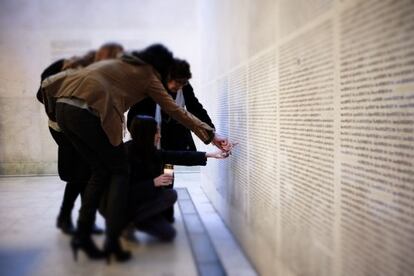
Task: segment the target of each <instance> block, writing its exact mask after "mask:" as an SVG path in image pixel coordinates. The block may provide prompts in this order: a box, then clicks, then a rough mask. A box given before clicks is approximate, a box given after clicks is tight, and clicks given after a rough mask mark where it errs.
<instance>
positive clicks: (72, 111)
mask: <svg viewBox="0 0 414 276" xmlns="http://www.w3.org/2000/svg"><path fill="white" fill-rule="evenodd" d="M56 114H57V120H58V123H59V126H61V128H62V129H63V131H64V132H65V134H66V135H67V137H68V138H69V139H70V141H71V142H72V143H73V145H74V147H75V148H76V149H77V151H78V152H79V153H80V154H81V155H82V156H83V157H84V158H85V159H86V160H87V161H88V163H89V165H90V167H91V170H92V174H91V178H90V180H89V182H88V185H87V186H86V188H85V193H84V198H83V201H82V205H81V209H80V212H79V219H78V234H77V236H78V238H79V239H81V240H82V239H85V240H88V243H89V241H91V239H90V233H91V229H92V225H93V222H94V220H95V213H96V210H97V207H98V205H99V201H100V198H101V195H102V193H103V191H104V189H105V186H108V189H109V194H108V207H107V209H108V215H107V219H106V224H107V227H106V229H107V232H106V234H107V242H106V246H105V247H106V249H107V251H108V253H115V255H116V257H117V258H118V260H121V261H122V260H126V259H129V256H126V254H123V253H125V252H123V251H122V250H121V248H120V245H119V241H118V237H119V234H120V232H121V230H122V228H123V226H124V222H125V218H124V216H123V215H124V214H125V213H124V210H125V204H126V199H127V191H126V189H127V177H128V166H127V162H126V157H125V153H124V150H123V146H122V145H121V146H119V147H114V146H112V145H111V144H110V142H109V140H108V138H107V136H106V134H105V132H104V131H103V129H102V127H101V124H100V120H99V118H97V117H95V116H94V115H92V114H90V113H89V112H88V111H86V110H83V109H80V108H77V107H73V106H70V105H67V104H59V103H58V104H57V108H56ZM81 247H82V246H81ZM118 253H119V254H118Z"/></svg>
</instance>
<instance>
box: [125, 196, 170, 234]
mask: <svg viewBox="0 0 414 276" xmlns="http://www.w3.org/2000/svg"><path fill="white" fill-rule="evenodd" d="M176 201H177V192H176V191H175V190H173V189H163V190H160V191H159V192H158V193H157V196H156V197H155V198H154V199H150V200H148V201H145V202H143V203H140V204H137V206H136V208H135V209H134V210H133V214H132V215H133V222H134V225H135V226H136V228H137V229H138V230H140V231H143V232H145V233H148V234H150V235H152V236H155V237H157V238H159V239H160V240H163V241H171V240H173V239H174V238H175V235H176V231H175V229H174V227H173V226H172V225H171V224H170V223H169V222H168V221H167V220H166V219H165V218H164V216H163V215H162V213H163V211H165V210H166V209H169V208H171V207H172V206H173V205H174V203H175V202H176Z"/></svg>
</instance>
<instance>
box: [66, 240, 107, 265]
mask: <svg viewBox="0 0 414 276" xmlns="http://www.w3.org/2000/svg"><path fill="white" fill-rule="evenodd" d="M70 246H71V248H72V252H73V258H74V259H75V261H77V259H78V250H79V249H80V250H83V251H84V252H85V253H86V255H87V256H88V257H89V259H91V260H100V259H103V258H105V254H104V252H103V251H102V250H99V249H98V247H96V245H95V243H94V241H93V240H92V238H91V237H90V236H79V235H74V236H73V238H72V240H71V242H70Z"/></svg>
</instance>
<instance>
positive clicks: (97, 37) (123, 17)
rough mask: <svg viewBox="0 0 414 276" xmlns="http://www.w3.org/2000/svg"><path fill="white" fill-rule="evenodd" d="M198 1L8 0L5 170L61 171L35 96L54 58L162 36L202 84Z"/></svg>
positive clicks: (0, 160) (1, 101) (1, 115)
mask: <svg viewBox="0 0 414 276" xmlns="http://www.w3.org/2000/svg"><path fill="white" fill-rule="evenodd" d="M196 11H197V1H192V0H175V1H162V0H157V1H95V0H92V1H81V0H74V1H65V0H57V1H46V0H17V1H14V0H13V1H12V0H2V1H0V38H1V39H0V53H1V56H0V78H1V79H0V110H1V112H0V174H7V175H19V174H49V173H56V158H57V151H56V146H55V142H54V141H53V140H52V139H51V136H50V133H49V130H48V128H47V120H46V116H45V114H44V110H43V106H42V105H41V104H39V102H37V100H36V99H35V98H34V95H35V94H36V91H37V89H38V87H39V84H40V74H41V72H42V71H43V70H44V69H45V68H46V67H47V66H48V65H49V64H51V63H52V62H53V61H55V60H57V59H60V58H65V57H66V58H69V57H71V56H73V55H82V54H84V53H86V52H87V51H88V50H91V49H96V48H98V47H99V46H100V45H102V44H103V43H105V42H111V41H116V42H119V43H121V44H123V45H124V48H126V49H127V50H128V49H141V48H144V47H146V46H148V45H149V44H152V43H157V42H161V43H164V44H165V45H166V46H167V47H169V48H170V49H171V50H172V51H173V52H174V54H175V55H176V56H178V57H180V58H185V59H187V60H188V61H189V62H190V64H191V66H192V71H193V73H194V80H193V83H194V84H195V86H197V76H199V75H200V74H199V73H198V63H199V56H200V54H199V49H200V47H199V38H198V35H199V32H198V21H197V12H196Z"/></svg>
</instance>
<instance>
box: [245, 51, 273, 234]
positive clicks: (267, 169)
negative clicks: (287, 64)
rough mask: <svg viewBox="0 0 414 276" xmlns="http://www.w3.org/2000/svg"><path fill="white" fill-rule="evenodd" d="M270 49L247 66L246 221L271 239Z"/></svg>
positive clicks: (271, 62)
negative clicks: (247, 153) (247, 175)
mask: <svg viewBox="0 0 414 276" xmlns="http://www.w3.org/2000/svg"><path fill="white" fill-rule="evenodd" d="M276 64H277V63H276V50H275V49H270V50H267V51H266V52H264V53H263V54H261V55H259V56H257V57H256V58H254V59H253V60H252V61H251V62H249V64H248V98H247V112H248V114H249V117H248V119H247V122H248V126H247V129H248V133H247V141H246V142H247V143H248V147H249V155H248V157H249V158H248V166H249V203H248V204H249V214H250V217H249V221H250V223H252V226H253V227H255V228H257V229H258V230H259V231H260V234H261V235H264V236H267V237H269V239H274V238H275V236H274V233H275V231H276V230H275V229H276V224H275V223H276V222H275V218H276V217H275V213H276V197H275V196H274V195H275V193H276V187H277V186H276V183H277V179H276V167H277V147H276V144H277V139H276V130H277V67H276Z"/></svg>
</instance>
